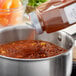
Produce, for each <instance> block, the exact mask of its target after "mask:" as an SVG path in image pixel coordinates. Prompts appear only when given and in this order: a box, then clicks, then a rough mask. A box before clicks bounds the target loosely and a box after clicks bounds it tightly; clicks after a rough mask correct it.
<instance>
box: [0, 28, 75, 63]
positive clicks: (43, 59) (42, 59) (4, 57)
mask: <svg viewBox="0 0 76 76" xmlns="http://www.w3.org/2000/svg"><path fill="white" fill-rule="evenodd" d="M10 28H11V27H10ZM4 29H6V28H4ZM2 31H3V29H2ZM0 32H1V31H0ZM58 32H59V33H65V34H66V35H67V36H69V37H70V38H71V40H72V42H73V45H72V46H71V48H70V49H68V50H67V51H66V52H64V53H61V54H59V55H56V56H52V57H46V58H37V59H20V58H12V57H7V56H2V55H0V58H3V59H7V60H11V61H23V62H25V61H28V62H33V61H45V60H49V59H53V58H56V57H59V56H62V55H65V54H67V53H68V52H69V51H71V49H73V46H74V44H75V42H74V39H73V37H72V36H71V35H70V34H68V33H67V32H65V31H58Z"/></svg>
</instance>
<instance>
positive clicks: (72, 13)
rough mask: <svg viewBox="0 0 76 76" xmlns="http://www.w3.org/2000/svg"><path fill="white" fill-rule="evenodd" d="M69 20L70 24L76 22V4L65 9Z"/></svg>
mask: <svg viewBox="0 0 76 76" xmlns="http://www.w3.org/2000/svg"><path fill="white" fill-rule="evenodd" d="M64 11H65V14H66V17H67V20H68V22H69V24H73V23H75V22H76V3H73V4H72V5H69V6H67V7H65V8H64Z"/></svg>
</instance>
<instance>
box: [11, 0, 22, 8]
mask: <svg viewBox="0 0 76 76" xmlns="http://www.w3.org/2000/svg"><path fill="white" fill-rule="evenodd" d="M21 6H22V3H21V1H20V0H13V1H12V5H11V8H18V7H21Z"/></svg>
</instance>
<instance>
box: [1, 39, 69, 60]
mask: <svg viewBox="0 0 76 76" xmlns="http://www.w3.org/2000/svg"><path fill="white" fill-rule="evenodd" d="M66 51H67V50H65V49H63V48H61V47H58V46H56V45H54V44H52V43H50V42H46V41H41V40H21V41H15V42H11V43H7V44H2V45H0V55H3V56H7V57H13V58H23V59H36V58H46V57H52V56H56V55H59V54H61V53H64V52H66Z"/></svg>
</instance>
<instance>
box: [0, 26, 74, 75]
mask: <svg viewBox="0 0 76 76" xmlns="http://www.w3.org/2000/svg"><path fill="white" fill-rule="evenodd" d="M31 35H32V36H31ZM29 38H30V39H36V40H44V41H49V42H52V43H54V44H56V45H58V46H61V47H63V48H65V49H67V50H68V51H67V52H66V53H63V54H61V55H58V56H54V57H49V58H44V59H43V58H42V59H31V60H30V59H14V58H9V57H4V56H0V76H70V74H71V70H72V48H73V45H74V40H73V38H72V37H71V36H70V35H68V34H67V33H65V32H56V33H52V34H47V33H43V34H40V35H35V30H34V29H33V28H31V27H29V26H28V27H27V26H16V27H10V28H8V27H7V28H5V29H2V30H0V43H1V44H3V43H7V42H11V41H17V40H25V39H29Z"/></svg>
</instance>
